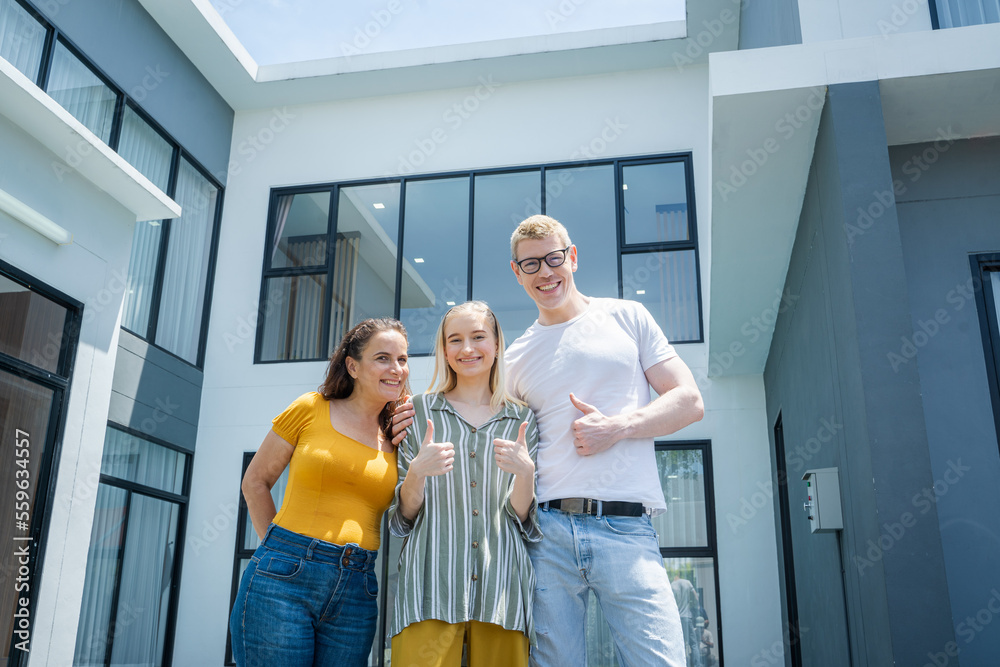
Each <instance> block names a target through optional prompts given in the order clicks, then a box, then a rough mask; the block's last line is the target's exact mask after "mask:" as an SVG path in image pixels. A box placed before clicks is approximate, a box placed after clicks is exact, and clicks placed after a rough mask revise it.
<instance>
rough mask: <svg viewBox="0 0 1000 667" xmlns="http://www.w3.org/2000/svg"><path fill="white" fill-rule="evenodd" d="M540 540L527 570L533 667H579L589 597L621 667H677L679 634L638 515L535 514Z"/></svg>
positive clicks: (647, 527)
mask: <svg viewBox="0 0 1000 667" xmlns="http://www.w3.org/2000/svg"><path fill="white" fill-rule="evenodd" d="M538 522H539V524H540V526H541V529H542V534H543V535H545V538H544V539H543V540H541V541H540V542H537V543H529V544H528V545H527V546H528V555H529V556H530V557H531V564H532V566H534V568H535V581H536V584H535V607H534V615H535V631H536V633H537V636H538V646H537V648H536V649H533V650H532V651H531V664H532V665H533V667H557V666H563V665H586V664H587V641H586V625H587V619H586V616H587V600H588V596H589V595H590V591H593V592H594V595H595V596H596V597H597V602H598V604H600V605H601V611H602V612H603V613H604V617H605V618H606V619H607V621H608V625H609V626H610V628H611V634H612V637H613V638H614V641H615V652H616V654H617V656H618V662H619V663H620V664H621V665H622V666H623V667H633V666H636V665H656V666H657V667H663V666H664V665H670V666H671V667H684V666H685V665H686V662H687V661H686V660H685V654H684V635H683V633H682V631H681V622H680V616H679V615H678V614H677V603H676V602H675V601H674V595H673V591H671V589H670V582H669V581H668V580H667V572H666V570H665V569H664V567H663V559H662V558H661V557H660V549H659V545H658V543H657V539H656V531H655V530H654V529H653V525H652V523H651V522H650V520H649V517H648V516H646V515H643V516H640V517H620V516H601V517H594V516H590V515H587V514H567V513H566V512H561V511H559V510H555V509H540V510H539V512H538Z"/></svg>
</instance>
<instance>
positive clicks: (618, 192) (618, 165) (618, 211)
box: [614, 160, 625, 299]
mask: <svg viewBox="0 0 1000 667" xmlns="http://www.w3.org/2000/svg"><path fill="white" fill-rule="evenodd" d="M623 182H624V178H623V176H622V162H621V160H616V161H615V185H614V187H615V226H616V228H617V231H618V233H617V234H616V235H615V242H616V246H617V247H616V252H615V256H616V257H617V259H618V298H619V299H622V298H624V297H625V283H624V281H623V279H622V244H623V243H624V240H625V196H624V195H623V194H622V183H623Z"/></svg>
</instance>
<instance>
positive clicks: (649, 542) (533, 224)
mask: <svg viewBox="0 0 1000 667" xmlns="http://www.w3.org/2000/svg"><path fill="white" fill-rule="evenodd" d="M511 256H512V260H511V268H512V269H513V271H514V274H515V275H516V276H517V282H518V283H519V284H520V285H521V286H522V287H524V290H525V291H526V292H527V294H528V296H529V297H531V299H532V300H533V301H534V302H535V305H536V306H537V307H538V320H537V321H536V322H535V323H534V324H532V325H531V326H530V327H528V329H527V330H526V331H525V332H524V334H523V335H522V336H521V337H520V338H518V339H517V340H515V341H514V342H513V343H512V344H511V345H510V347H509V348H508V349H507V353H506V361H507V386H508V391H510V393H511V394H512V395H513V396H515V397H517V398H520V399H521V400H523V401H525V402H526V403H527V404H528V406H529V407H530V408H531V409H532V411H533V412H534V413H535V416H536V417H537V419H538V428H539V433H540V438H539V444H538V459H537V464H536V468H537V471H538V472H537V478H538V485H537V492H536V493H537V498H538V503H539V510H540V511H539V513H538V517H539V523H540V527H541V530H542V533H543V535H544V536H545V537H544V539H543V540H541V541H540V542H538V543H537V544H529V545H528V551H529V556H530V557H531V561H532V565H533V566H534V569H535V579H536V582H537V585H536V589H535V603H534V616H535V628H536V632H537V636H538V646H537V647H536V648H535V649H533V650H532V652H531V663H532V665H536V666H538V667H550V666H556V665H585V664H587V659H586V638H585V632H586V609H587V602H588V598H589V595H590V592H591V591H593V592H594V594H595V595H596V597H597V601H598V603H599V604H600V605H601V610H602V612H603V613H604V617H605V618H606V619H607V621H608V624H609V625H610V627H611V633H612V636H613V637H614V640H615V646H616V650H617V654H618V658H619V661H620V662H621V663H623V664H624V665H629V666H635V665H658V666H662V665H671V666H673V667H682V666H683V665H685V664H686V660H685V647H684V636H683V633H682V631H681V623H680V617H679V616H678V612H677V605H676V603H675V601H674V596H673V593H672V591H671V588H670V582H669V581H668V579H667V573H666V570H665V569H664V567H663V561H662V559H661V557H660V551H659V544H658V541H657V538H656V532H655V530H654V529H653V526H652V523H651V522H650V516H651V515H655V514H659V513H661V512H663V511H664V510H665V508H666V503H665V502H664V499H663V491H662V487H661V486H660V480H659V476H658V473H657V466H656V458H655V453H654V447H653V438H655V437H658V436H664V435H669V434H671V433H675V432H676V431H678V430H680V429H682V428H684V427H685V426H687V425H688V424H691V423H692V422H695V421H698V420H699V419H701V418H702V415H703V414H704V407H703V405H702V399H701V393H700V392H699V391H698V387H697V384H696V383H695V380H694V377H693V376H692V374H691V371H690V370H689V369H688V367H687V365H685V364H684V362H683V361H682V360H681V359H680V357H678V356H677V355H676V353H675V352H674V349H673V347H671V345H670V344H669V342H668V341H667V339H666V337H665V336H664V335H663V332H662V331H661V330H660V328H659V326H658V325H657V324H656V321H655V320H654V319H653V317H652V316H651V315H650V314H649V312H648V311H647V310H646V308H645V307H644V306H642V305H641V304H639V303H636V302H634V301H625V300H621V299H604V298H595V297H587V296H584V295H583V294H581V293H580V292H579V291H578V290H577V289H576V284H575V283H574V280H573V273H574V272H575V271H576V270H577V249H576V246H574V245H573V244H572V242H571V241H570V239H569V234H568V233H567V231H566V228H565V227H563V226H562V225H561V224H560V223H559V222H557V221H556V220H554V219H552V218H550V217H548V216H542V215H535V216H532V217H530V218H528V219H527V220H525V221H523V222H522V223H521V224H520V225H519V226H518V228H517V229H516V230H515V231H514V234H513V236H512V237H511ZM650 386H652V387H653V389H654V390H655V391H656V393H657V394H659V397H658V398H656V399H655V400H653V401H650V394H649V387H650Z"/></svg>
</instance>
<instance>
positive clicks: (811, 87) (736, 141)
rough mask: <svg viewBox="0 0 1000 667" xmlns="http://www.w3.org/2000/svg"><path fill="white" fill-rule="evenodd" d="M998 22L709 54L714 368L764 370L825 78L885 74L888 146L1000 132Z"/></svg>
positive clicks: (724, 372)
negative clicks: (943, 136)
mask: <svg viewBox="0 0 1000 667" xmlns="http://www.w3.org/2000/svg"><path fill="white" fill-rule="evenodd" d="M997 44H1000V24H992V25H982V26H972V27H968V28H957V29H950V30H935V31H921V32H912V33H902V34H896V35H889V36H887V37H884V38H883V37H868V38H862V39H853V40H844V41H839V42H823V43H812V44H801V45H794V46H783V47H775V48H767V49H754V50H750V51H733V52H726V53H714V54H712V56H711V58H710V64H709V77H710V89H711V96H712V100H711V108H712V120H711V127H712V157H711V161H712V166H711V174H712V197H711V217H712V225H711V235H712V242H711V289H710V304H711V306H710V311H709V312H710V322H709V335H708V343H709V353H710V357H709V374H710V375H715V376H719V375H739V374H751V373H753V374H756V373H760V372H762V371H763V369H764V365H765V363H766V361H767V355H768V352H769V350H770V343H771V338H772V335H773V333H774V322H775V319H776V318H775V315H776V313H775V311H776V309H777V308H778V307H780V306H781V296H782V294H783V289H784V285H785V276H786V274H787V272H788V264H789V260H790V258H791V250H792V243H793V241H794V239H795V232H796V229H797V226H798V219H799V214H800V212H801V208H802V201H803V198H804V196H805V190H806V182H807V180H808V176H809V168H810V165H811V164H812V156H813V151H814V148H815V142H816V134H817V131H818V129H819V118H820V113H821V110H822V105H823V103H824V101H825V99H826V88H827V86H829V85H833V84H838V83H850V82H861V81H878V82H879V88H880V91H881V97H882V112H883V117H884V120H885V127H886V135H887V139H888V144H889V145H903V144H910V143H918V142H924V141H934V140H937V139H939V138H940V137H941V135H942V132H947V133H948V136H949V137H950V138H970V137H980V136H996V135H1000V114H998V113H997V111H996V110H997V109H1000V49H998V48H997Z"/></svg>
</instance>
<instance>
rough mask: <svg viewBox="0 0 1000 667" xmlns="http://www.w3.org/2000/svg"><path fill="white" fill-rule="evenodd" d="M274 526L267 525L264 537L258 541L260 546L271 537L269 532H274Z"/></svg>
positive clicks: (271, 524)
mask: <svg viewBox="0 0 1000 667" xmlns="http://www.w3.org/2000/svg"><path fill="white" fill-rule="evenodd" d="M274 525H275V524H273V523H269V524H267V530H265V531H264V537H262V538H261V539H260V543H261V544H264V542H266V541H267V538H268V537H270V536H271V531H272V530H274Z"/></svg>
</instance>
